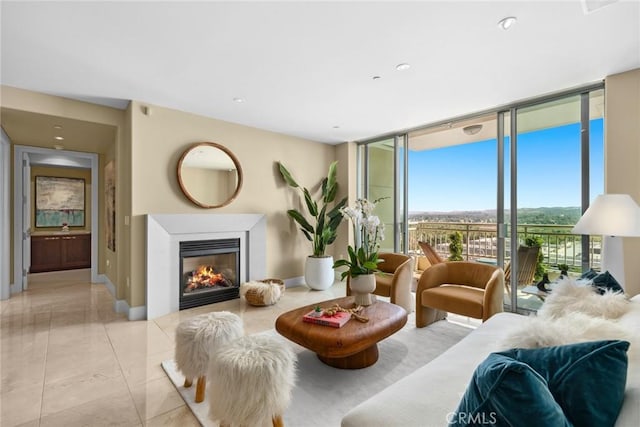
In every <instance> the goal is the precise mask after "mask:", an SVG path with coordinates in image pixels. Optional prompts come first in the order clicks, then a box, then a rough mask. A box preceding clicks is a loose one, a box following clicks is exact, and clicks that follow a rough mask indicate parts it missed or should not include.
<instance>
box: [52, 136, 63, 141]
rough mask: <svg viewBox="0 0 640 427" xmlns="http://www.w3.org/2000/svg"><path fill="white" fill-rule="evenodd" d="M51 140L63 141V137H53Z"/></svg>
mask: <svg viewBox="0 0 640 427" xmlns="http://www.w3.org/2000/svg"><path fill="white" fill-rule="evenodd" d="M53 139H55V140H56V141H64V137H62V136H54V137H53Z"/></svg>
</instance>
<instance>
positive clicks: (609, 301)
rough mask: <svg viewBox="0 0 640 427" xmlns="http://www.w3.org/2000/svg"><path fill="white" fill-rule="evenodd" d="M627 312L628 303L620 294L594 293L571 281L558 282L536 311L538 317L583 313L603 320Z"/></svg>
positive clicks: (608, 292) (617, 316)
mask: <svg viewBox="0 0 640 427" xmlns="http://www.w3.org/2000/svg"><path fill="white" fill-rule="evenodd" d="M628 310H629V301H628V300H627V297H626V295H625V294H623V293H621V292H611V291H606V292H605V293H604V294H603V295H600V294H599V293H598V292H596V289H595V288H594V287H593V286H591V285H590V284H579V283H577V282H576V281H575V280H573V279H568V278H566V279H563V280H561V281H559V282H558V283H557V284H556V286H555V287H554V288H553V291H551V294H550V295H549V296H548V297H547V299H546V300H545V302H544V304H542V307H541V308H540V309H539V310H538V317H543V318H546V319H558V318H561V317H563V316H566V315H568V314H572V313H583V314H586V315H590V316H597V317H602V318H605V319H617V318H619V317H620V316H622V315H623V314H624V313H626V312H627V311H628Z"/></svg>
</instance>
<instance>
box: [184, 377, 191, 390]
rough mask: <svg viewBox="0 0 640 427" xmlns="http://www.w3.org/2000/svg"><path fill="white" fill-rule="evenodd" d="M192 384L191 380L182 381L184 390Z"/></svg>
mask: <svg viewBox="0 0 640 427" xmlns="http://www.w3.org/2000/svg"><path fill="white" fill-rule="evenodd" d="M192 384H193V381H192V380H191V378H185V379H184V388H189V387H191V385H192Z"/></svg>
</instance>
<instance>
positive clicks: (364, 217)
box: [333, 199, 384, 280]
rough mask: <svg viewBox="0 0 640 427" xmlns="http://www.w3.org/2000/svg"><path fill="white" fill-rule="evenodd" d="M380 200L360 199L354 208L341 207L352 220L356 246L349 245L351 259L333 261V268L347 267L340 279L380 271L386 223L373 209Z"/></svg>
mask: <svg viewBox="0 0 640 427" xmlns="http://www.w3.org/2000/svg"><path fill="white" fill-rule="evenodd" d="M380 200H381V199H377V200H375V201H373V202H370V201H368V200H367V199H358V200H356V205H355V207H354V208H350V207H345V208H342V209H340V212H341V213H342V215H344V216H345V217H347V218H349V219H350V220H351V224H352V225H353V235H354V238H355V245H354V246H355V247H351V245H349V246H348V247H347V252H348V253H349V259H339V260H337V261H336V262H334V263H333V268H336V267H347V270H346V271H343V272H342V274H341V275H340V280H344V278H345V277H347V276H351V277H356V276H360V275H363V274H371V273H374V272H376V271H378V264H379V263H381V262H382V260H381V259H379V258H378V249H380V242H381V241H382V240H384V224H383V223H382V222H380V218H378V217H377V216H376V215H373V209H374V208H375V206H376V204H377V203H378V202H379V201H380Z"/></svg>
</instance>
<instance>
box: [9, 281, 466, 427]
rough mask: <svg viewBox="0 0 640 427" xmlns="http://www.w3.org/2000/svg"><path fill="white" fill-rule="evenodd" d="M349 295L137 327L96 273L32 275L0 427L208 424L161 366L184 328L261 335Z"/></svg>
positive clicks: (301, 291)
mask: <svg viewBox="0 0 640 427" xmlns="http://www.w3.org/2000/svg"><path fill="white" fill-rule="evenodd" d="M344 294H345V284H344V282H336V283H335V284H334V285H333V286H332V287H331V288H330V289H328V290H326V291H313V290H310V289H309V288H307V287H306V286H299V287H294V288H288V289H287V290H286V292H285V293H284V295H283V297H282V298H281V299H280V301H278V303H277V304H276V305H273V306H269V307H253V306H249V305H247V304H246V303H245V301H244V300H243V299H235V300H232V301H226V302H222V303H217V304H212V305H208V306H203V307H197V308H193V309H189V310H183V311H180V312H177V313H172V314H169V315H166V316H163V317H160V318H158V319H154V320H149V321H128V320H127V319H126V318H125V317H124V316H123V315H121V314H116V313H114V311H113V302H114V299H113V297H112V296H111V294H110V293H109V292H108V290H107V289H106V287H105V286H104V285H102V284H92V283H90V271H89V270H71V271H63V272H54V273H39V274H32V275H30V276H29V290H28V291H25V292H23V293H21V294H17V295H13V296H12V297H11V298H10V299H8V300H6V301H0V374H1V383H0V426H2V427H10V426H28V427H31V426H43V427H45V426H46V427H49V426H65V427H66V426H92V427H93V426H106V425H109V426H142V425H146V426H181V427H183V426H184V427H189V426H198V425H199V423H198V422H197V420H196V419H195V417H194V416H193V415H192V413H191V411H190V410H189V409H188V407H187V406H186V405H185V403H184V401H183V400H182V398H181V397H180V395H179V394H178V392H177V391H176V390H175V388H174V386H173V384H172V383H171V382H170V380H169V379H168V378H167V376H166V375H165V374H164V371H163V370H162V368H161V366H160V363H161V362H162V361H163V360H167V359H171V358H173V352H174V334H175V328H176V326H177V325H178V323H179V322H180V321H182V320H184V319H186V318H188V317H191V316H193V315H196V314H202V313H207V312H210V311H212V310H217V311H220V310H228V311H231V312H233V313H236V314H238V315H239V316H240V317H241V318H242V320H243V324H244V328H245V332H246V333H247V334H251V333H255V332H261V331H265V330H269V329H272V328H273V327H274V323H275V319H276V318H277V317H278V316H279V315H280V314H282V313H284V312H286V311H289V310H292V309H294V308H296V307H299V306H301V305H306V304H312V303H315V302H319V301H323V300H328V299H332V298H337V297H341V296H343V295H344ZM449 320H450V321H454V322H457V323H461V324H463V325H465V326H470V327H475V326H477V325H478V324H479V321H477V320H476V319H469V318H466V317H461V316H455V315H451V314H450V315H449Z"/></svg>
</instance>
